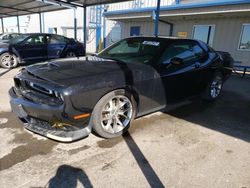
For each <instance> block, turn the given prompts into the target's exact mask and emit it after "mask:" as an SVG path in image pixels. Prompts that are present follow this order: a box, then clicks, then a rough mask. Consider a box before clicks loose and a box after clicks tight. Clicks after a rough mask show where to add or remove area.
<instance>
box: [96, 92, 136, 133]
mask: <svg viewBox="0 0 250 188" xmlns="http://www.w3.org/2000/svg"><path fill="white" fill-rule="evenodd" d="M132 114H133V107H132V104H131V102H130V100H129V99H128V98H127V97H126V96H123V95H118V96H115V97H113V98H112V99H111V100H109V101H108V102H107V103H106V104H105V105H104V107H103V109H102V111H101V118H100V119H101V125H102V128H103V129H104V131H106V132H108V133H111V134H115V133H118V132H120V131H122V130H123V129H124V128H125V127H127V126H128V125H129V123H130V121H131V119H132Z"/></svg>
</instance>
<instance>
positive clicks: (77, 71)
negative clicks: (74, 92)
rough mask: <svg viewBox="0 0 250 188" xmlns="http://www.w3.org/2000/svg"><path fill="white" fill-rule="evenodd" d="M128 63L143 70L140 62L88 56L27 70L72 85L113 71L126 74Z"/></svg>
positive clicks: (31, 67) (53, 80) (51, 62)
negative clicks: (124, 61)
mask: <svg viewBox="0 0 250 188" xmlns="http://www.w3.org/2000/svg"><path fill="white" fill-rule="evenodd" d="M128 65H129V69H130V70H134V68H133V67H137V69H139V70H142V69H141V68H139V67H141V66H143V65H140V64H134V63H129V64H125V63H121V62H117V61H114V60H108V59H102V58H99V57H94V56H87V57H81V58H69V59H60V60H54V61H50V62H45V63H40V64H36V65H31V66H28V67H27V68H26V70H27V71H28V73H29V74H31V75H33V76H35V77H37V78H41V79H43V80H47V81H49V82H53V83H55V84H59V85H60V86H72V85H74V84H77V83H79V82H81V81H83V79H84V81H85V80H88V79H93V78H94V79H102V80H103V78H104V76H105V77H106V76H108V75H111V74H112V73H116V74H118V75H119V74H120V75H121V76H122V75H125V72H126V71H127V69H128ZM131 66H132V67H131ZM138 66H139V67H138ZM144 66H145V65H144ZM97 81H98V80H97Z"/></svg>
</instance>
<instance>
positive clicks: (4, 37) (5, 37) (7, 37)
mask: <svg viewBox="0 0 250 188" xmlns="http://www.w3.org/2000/svg"><path fill="white" fill-rule="evenodd" d="M2 39H3V40H8V39H10V35H5V36H3V38H2Z"/></svg>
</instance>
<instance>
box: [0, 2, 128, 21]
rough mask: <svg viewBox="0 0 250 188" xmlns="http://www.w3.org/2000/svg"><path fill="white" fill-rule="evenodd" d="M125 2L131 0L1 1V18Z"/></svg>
mask: <svg viewBox="0 0 250 188" xmlns="http://www.w3.org/2000/svg"><path fill="white" fill-rule="evenodd" d="M125 1H130V0H18V1H17V0H1V1H0V18H5V17H11V16H21V15H28V14H36V13H42V12H50V11H57V10H63V9H67V8H76V7H82V8H83V7H88V6H92V5H101V4H107V3H118V2H125Z"/></svg>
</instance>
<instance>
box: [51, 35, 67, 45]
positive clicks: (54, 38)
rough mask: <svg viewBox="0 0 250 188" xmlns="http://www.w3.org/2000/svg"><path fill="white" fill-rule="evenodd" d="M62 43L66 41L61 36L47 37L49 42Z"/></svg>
mask: <svg viewBox="0 0 250 188" xmlns="http://www.w3.org/2000/svg"><path fill="white" fill-rule="evenodd" d="M64 43H66V41H65V38H64V37H63V36H58V35H51V36H50V37H49V44H64Z"/></svg>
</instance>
